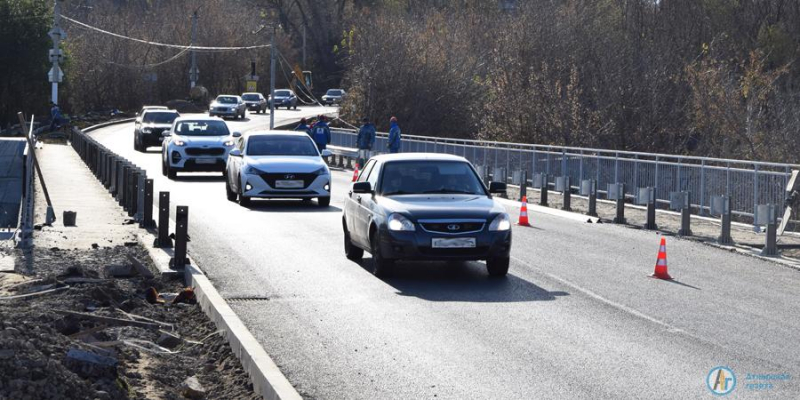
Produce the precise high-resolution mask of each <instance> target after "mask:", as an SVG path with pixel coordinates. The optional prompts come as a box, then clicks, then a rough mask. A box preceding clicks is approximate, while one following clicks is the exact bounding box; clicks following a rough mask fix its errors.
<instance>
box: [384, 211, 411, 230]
mask: <svg viewBox="0 0 800 400" xmlns="http://www.w3.org/2000/svg"><path fill="white" fill-rule="evenodd" d="M387 223H388V225H389V230H390V231H413V230H414V223H413V222H411V221H409V220H408V218H406V217H404V216H402V215H400V214H391V215H389V220H388V221H387Z"/></svg>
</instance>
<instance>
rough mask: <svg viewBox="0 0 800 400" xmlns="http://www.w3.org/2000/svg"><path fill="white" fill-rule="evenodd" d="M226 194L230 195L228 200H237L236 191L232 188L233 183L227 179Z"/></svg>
mask: <svg viewBox="0 0 800 400" xmlns="http://www.w3.org/2000/svg"><path fill="white" fill-rule="evenodd" d="M225 194H226V195H227V196H228V201H236V192H234V191H233V190H231V184H230V182H228V180H227V179H225Z"/></svg>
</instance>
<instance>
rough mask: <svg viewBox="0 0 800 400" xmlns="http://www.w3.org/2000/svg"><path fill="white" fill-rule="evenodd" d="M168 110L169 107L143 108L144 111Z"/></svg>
mask: <svg viewBox="0 0 800 400" xmlns="http://www.w3.org/2000/svg"><path fill="white" fill-rule="evenodd" d="M148 109H149V110H167V109H168V107H167V106H142V110H148Z"/></svg>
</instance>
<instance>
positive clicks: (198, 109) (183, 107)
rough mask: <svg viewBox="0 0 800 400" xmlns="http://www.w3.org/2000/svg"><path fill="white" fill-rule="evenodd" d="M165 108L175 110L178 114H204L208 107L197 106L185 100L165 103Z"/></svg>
mask: <svg viewBox="0 0 800 400" xmlns="http://www.w3.org/2000/svg"><path fill="white" fill-rule="evenodd" d="M166 105H167V107H169V108H171V109H173V110H177V111H178V112H179V113H182V114H183V113H204V112H207V111H208V107H205V106H201V105H197V104H195V103H192V102H191V101H187V100H170V101H168V102H167V104H166Z"/></svg>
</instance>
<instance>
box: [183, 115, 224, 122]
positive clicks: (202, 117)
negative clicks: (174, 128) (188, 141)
mask: <svg viewBox="0 0 800 400" xmlns="http://www.w3.org/2000/svg"><path fill="white" fill-rule="evenodd" d="M184 121H198V122H202V121H220V122H225V121H224V120H223V119H222V118H220V117H209V116H207V115H197V116H185V117H178V118H176V119H175V123H176V124H177V123H178V122H184Z"/></svg>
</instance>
